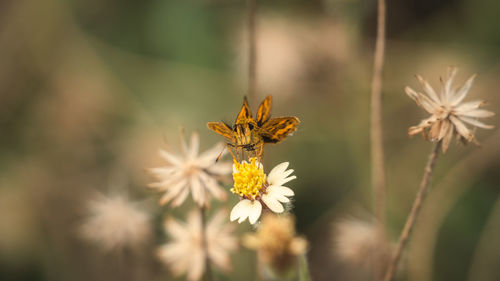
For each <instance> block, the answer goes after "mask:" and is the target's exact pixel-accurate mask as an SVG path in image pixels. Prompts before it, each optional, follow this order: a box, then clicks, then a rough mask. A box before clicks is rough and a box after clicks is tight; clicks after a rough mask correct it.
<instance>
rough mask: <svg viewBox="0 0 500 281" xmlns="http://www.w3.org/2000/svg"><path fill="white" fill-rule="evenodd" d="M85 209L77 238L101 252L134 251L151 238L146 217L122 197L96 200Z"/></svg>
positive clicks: (137, 207)
mask: <svg viewBox="0 0 500 281" xmlns="http://www.w3.org/2000/svg"><path fill="white" fill-rule="evenodd" d="M88 209H89V217H88V218H87V220H86V221H85V222H84V223H83V224H82V225H81V228H80V232H81V235H82V237H83V238H85V239H87V240H89V241H91V242H94V243H96V244H98V245H100V246H101V247H102V248H103V249H104V250H115V249H120V248H125V247H128V248H137V247H139V246H141V245H143V244H144V242H146V241H147V240H148V238H150V236H151V222H150V217H149V214H148V213H147V212H146V211H145V210H143V209H141V208H140V207H139V204H138V203H136V202H131V201H130V200H129V199H128V198H127V197H125V196H123V195H115V196H109V197H108V196H100V197H99V198H97V199H94V200H92V201H90V202H89V204H88Z"/></svg>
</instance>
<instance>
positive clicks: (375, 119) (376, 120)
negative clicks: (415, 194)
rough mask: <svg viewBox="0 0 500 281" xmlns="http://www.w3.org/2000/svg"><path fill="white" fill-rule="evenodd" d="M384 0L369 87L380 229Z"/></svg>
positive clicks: (379, 9) (382, 217)
mask: <svg viewBox="0 0 500 281" xmlns="http://www.w3.org/2000/svg"><path fill="white" fill-rule="evenodd" d="M385 17H386V16H385V0H378V7H377V38H376V41H375V54H374V62H373V77H372V87H371V118H370V120H371V132H370V137H371V161H372V163H371V166H372V188H373V201H374V202H373V206H374V213H375V217H376V218H377V220H378V222H379V224H380V226H381V229H383V228H384V227H383V226H384V224H385V205H386V187H385V164H384V147H383V137H382V72H383V67H384V53H385Z"/></svg>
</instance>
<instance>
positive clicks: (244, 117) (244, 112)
mask: <svg viewBox="0 0 500 281" xmlns="http://www.w3.org/2000/svg"><path fill="white" fill-rule="evenodd" d="M249 120H252V113H251V112H250V107H249V106H248V101H247V97H245V98H244V99H243V106H242V107H241V110H240V113H238V116H237V117H236V121H234V124H243V123H248V121H249Z"/></svg>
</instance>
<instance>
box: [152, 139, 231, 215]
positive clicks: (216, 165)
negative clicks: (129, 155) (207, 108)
mask: <svg viewBox="0 0 500 281" xmlns="http://www.w3.org/2000/svg"><path fill="white" fill-rule="evenodd" d="M181 142H182V147H183V152H184V153H183V154H184V155H183V156H178V155H175V154H174V153H172V152H169V151H166V150H160V156H161V157H162V158H164V159H165V160H166V161H167V162H168V163H169V165H168V166H164V167H158V168H152V169H149V172H150V173H151V174H152V175H153V176H155V177H156V178H157V180H158V181H157V182H154V183H151V184H149V186H150V187H152V188H156V189H158V190H159V191H163V192H165V194H164V195H163V197H162V198H161V199H160V204H161V205H165V204H167V203H168V202H171V206H172V207H177V206H179V205H181V204H182V203H183V202H184V201H185V200H186V198H187V196H188V194H189V191H191V196H192V197H193V200H194V201H195V202H196V203H197V204H198V205H199V206H205V205H207V204H208V202H209V201H210V196H213V197H215V198H217V199H218V200H225V199H226V197H227V195H226V192H225V191H224V190H223V189H222V187H221V186H220V185H219V182H218V179H219V178H220V177H221V176H223V175H226V174H229V173H230V172H231V164H230V163H228V162H221V161H218V162H216V161H215V160H216V159H217V156H218V155H219V154H220V153H221V151H222V149H223V147H224V145H223V144H217V145H215V146H214V147H213V148H211V149H209V150H207V151H205V152H204V153H202V154H200V155H198V151H199V147H200V139H199V136H198V134H197V133H193V134H192V135H191V145H190V146H189V147H188V145H187V144H186V143H185V142H184V140H181Z"/></svg>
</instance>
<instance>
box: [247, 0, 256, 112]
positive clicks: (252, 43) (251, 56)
mask: <svg viewBox="0 0 500 281" xmlns="http://www.w3.org/2000/svg"><path fill="white" fill-rule="evenodd" d="M256 2H257V0H247V13H248V14H247V28H248V99H249V101H250V105H253V104H254V102H255V89H256V81H257V70H256V69H257V38H256V27H255V18H256V14H257V3H256Z"/></svg>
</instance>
